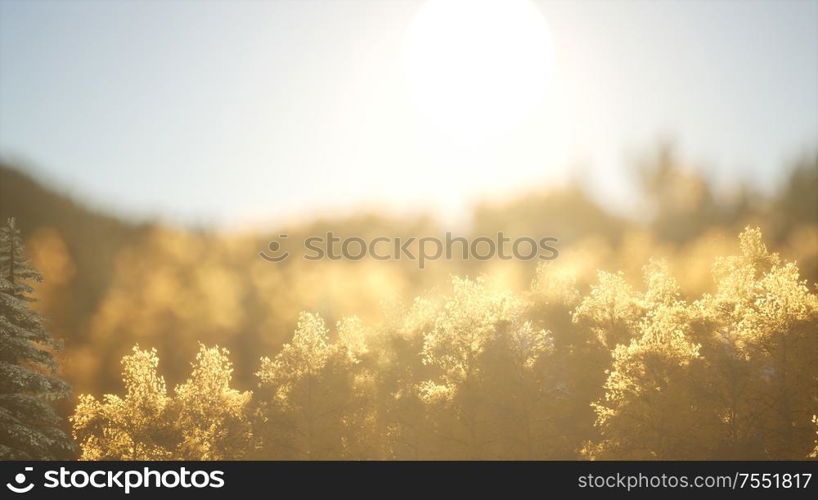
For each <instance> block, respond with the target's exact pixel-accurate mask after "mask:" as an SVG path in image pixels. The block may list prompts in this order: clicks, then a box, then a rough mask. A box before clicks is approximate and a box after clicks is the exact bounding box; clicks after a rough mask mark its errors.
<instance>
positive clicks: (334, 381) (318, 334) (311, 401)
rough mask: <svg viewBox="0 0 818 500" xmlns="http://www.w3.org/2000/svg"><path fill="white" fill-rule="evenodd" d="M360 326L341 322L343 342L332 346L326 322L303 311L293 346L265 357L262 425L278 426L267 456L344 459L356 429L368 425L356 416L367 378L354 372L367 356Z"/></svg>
mask: <svg viewBox="0 0 818 500" xmlns="http://www.w3.org/2000/svg"><path fill="white" fill-rule="evenodd" d="M359 327H360V324H359V323H357V321H355V320H347V321H345V322H341V323H340V324H339V329H340V333H339V335H340V338H339V339H338V340H337V341H336V342H332V341H331V340H330V338H329V330H328V329H327V327H326V325H325V323H324V320H323V319H322V318H321V317H320V316H318V315H316V314H310V313H302V314H301V315H300V317H299V320H298V326H297V327H296V330H295V333H294V334H293V337H292V339H291V340H290V342H288V343H286V344H285V345H284V346H283V347H282V349H281V351H280V352H279V353H278V354H277V355H276V356H274V357H273V358H269V357H264V358H261V367H260V369H259V371H258V372H257V376H258V379H259V387H260V389H261V392H264V393H266V394H269V399H268V400H265V401H263V402H262V403H261V405H260V407H261V409H260V414H261V416H260V418H261V422H262V424H261V425H265V424H267V425H274V426H275V427H274V428H272V429H270V430H271V432H269V433H267V434H265V436H264V438H265V439H264V442H265V445H264V446H265V448H266V450H267V453H270V454H271V456H274V457H281V458H294V459H307V460H316V459H332V458H340V457H344V456H345V455H346V454H347V453H348V451H349V449H348V448H349V446H350V444H351V442H350V438H351V436H352V435H353V434H354V432H351V427H353V428H354V427H355V426H356V425H357V424H361V423H362V422H365V421H366V417H365V416H362V415H360V414H357V415H356V412H357V410H358V409H360V406H359V405H360V403H361V400H360V397H361V392H360V391H363V390H365V386H366V384H367V380H366V379H365V378H357V379H356V376H355V370H354V369H353V368H354V367H355V366H356V365H357V364H358V363H359V362H360V356H362V355H363V354H364V353H365V352H366V344H365V339H364V337H363V336H362V335H361V331H360V330H359Z"/></svg>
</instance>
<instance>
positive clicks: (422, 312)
mask: <svg viewBox="0 0 818 500" xmlns="http://www.w3.org/2000/svg"><path fill="white" fill-rule="evenodd" d="M684 163H685V162H684V161H682V160H680V159H679V158H678V156H677V155H675V154H674V153H673V152H672V151H671V150H669V149H661V150H659V151H658V152H657V153H656V154H655V155H651V156H649V157H648V158H646V159H645V160H644V161H643V162H641V163H639V164H638V165H636V166H635V167H634V173H635V174H634V176H635V178H636V179H638V182H637V184H638V187H639V189H640V192H641V197H642V200H643V202H644V206H645V213H646V214H649V215H648V216H646V217H645V218H643V219H641V220H637V219H634V218H626V217H623V216H619V215H615V214H612V213H609V212H607V211H605V210H604V209H602V208H600V206H599V205H598V204H597V203H596V202H594V201H593V200H592V199H591V197H589V196H588V195H587V194H586V193H584V192H583V191H582V190H581V189H580V188H578V187H576V186H568V187H565V188H560V189H543V190H536V191H533V192H531V193H530V194H522V195H520V196H519V197H518V198H516V199H514V200H510V201H507V202H505V203H484V204H482V205H480V206H478V207H477V208H476V209H475V213H474V217H473V221H472V224H471V227H470V229H469V231H470V234H474V235H480V234H492V232H496V231H498V230H503V231H505V232H506V233H509V234H517V235H549V236H550V235H553V236H555V237H557V238H558V239H559V243H558V245H557V246H558V247H559V258H557V259H555V260H553V261H548V262H540V263H539V264H538V263H536V262H514V261H502V262H501V261H498V260H494V261H486V262H475V261H458V260H440V261H435V262H430V263H428V265H427V268H426V269H424V270H422V271H419V270H418V269H417V268H416V267H415V264H414V263H407V262H394V261H389V262H380V261H372V260H367V259H364V260H362V261H360V262H306V261H304V260H301V259H291V260H288V261H287V262H286V263H276V264H273V263H270V262H267V261H265V260H264V259H261V258H259V257H258V252H259V251H260V250H263V249H264V248H266V244H267V243H266V242H268V241H269V240H270V237H269V235H270V234H280V233H281V232H287V233H288V234H290V235H291V236H290V238H289V240H290V242H291V244H298V243H297V242H298V241H301V240H303V239H304V238H302V236H303V237H306V236H308V235H312V234H322V233H323V232H325V231H326V230H328V229H333V230H334V231H335V232H336V233H345V234H349V235H359V236H362V237H363V236H372V235H381V234H388V235H423V234H435V233H436V232H438V230H439V229H440V223H439V222H438V221H436V220H435V219H434V217H431V216H418V217H416V218H406V217H404V218H394V217H392V218H391V217H390V216H384V215H377V214H362V215H360V216H353V217H349V218H344V219H338V220H316V221H314V222H310V223H300V224H298V225H291V226H290V227H286V228H283V229H281V228H278V229H281V231H278V232H275V233H274V232H273V231H269V232H261V231H245V232H242V231H232V232H231V231H216V230H210V229H204V228H181V227H173V226H170V225H166V224H161V223H155V222H150V221H147V222H146V221H133V220H127V219H123V218H119V217H117V216H115V215H112V214H100V213H97V212H94V211H92V210H90V209H88V208H86V207H84V206H82V205H80V204H77V203H76V202H74V201H72V200H71V199H70V198H68V197H66V196H64V195H61V194H58V193H57V192H55V191H54V190H52V189H51V188H49V187H44V186H43V185H41V184H39V183H38V182H37V181H35V180H33V179H31V178H29V177H27V176H25V175H24V174H21V173H20V172H19V171H17V170H14V169H11V168H3V169H2V170H0V174H1V175H0V181H2V182H0V187H1V188H2V189H0V215H2V216H3V221H4V222H5V227H4V229H3V230H2V232H0V276H1V277H0V332H1V333H2V336H1V337H0V372H2V378H1V379H0V380H2V381H1V382H0V457H2V458H4V459H54V458H70V459H74V458H77V459H81V460H237V459H262V460H325V459H328V460H395V459H397V460H484V459H494V460H555V459H572V460H573V459H579V460H610V459H618V460H622V459H635V460H655V459H663V460H665V459H678V460H714V459H749V460H753V459H774V460H777V459H806V458H816V457H818V283H816V282H817V281H818V198H817V197H818V155H814V154H812V155H805V156H804V157H803V158H802V159H800V160H798V161H796V162H794V163H793V164H792V165H790V166H789V167H788V168H789V176H788V180H787V181H786V182H784V183H782V184H781V185H780V186H777V187H775V188H774V189H772V190H770V192H766V193H765V192H754V191H752V190H750V189H749V188H745V187H742V186H730V187H729V188H728V189H717V188H716V187H714V185H713V183H711V182H710V181H709V180H707V179H706V178H705V177H704V176H703V175H702V174H701V171H702V170H701V169H699V170H697V169H696V168H690V167H689V166H686V165H685V164H684ZM6 221H8V222H6ZM35 299H37V300H36V301H35Z"/></svg>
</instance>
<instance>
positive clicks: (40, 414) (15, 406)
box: [0, 218, 73, 460]
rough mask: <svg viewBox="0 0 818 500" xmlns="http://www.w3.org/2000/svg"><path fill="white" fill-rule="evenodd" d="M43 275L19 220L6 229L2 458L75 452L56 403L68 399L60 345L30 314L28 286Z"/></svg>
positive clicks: (1, 286) (0, 262)
mask: <svg viewBox="0 0 818 500" xmlns="http://www.w3.org/2000/svg"><path fill="white" fill-rule="evenodd" d="M31 281H37V282H39V281H42V276H41V275H40V273H39V272H37V270H36V269H34V268H33V267H32V266H31V265H30V264H29V262H28V259H27V258H26V256H25V253H24V249H23V244H22V239H21V237H20V231H19V230H18V229H17V227H16V226H15V222H14V219H13V218H10V219H9V220H8V223H7V225H6V226H5V227H3V228H2V229H0V459H4V460H32V459H33V460H53V459H60V458H68V457H70V456H71V454H72V453H73V443H72V441H71V439H70V438H69V437H68V436H67V435H66V433H64V432H63V431H62V430H61V429H60V425H61V422H62V419H61V418H60V416H59V415H57V413H56V412H55V411H54V409H53V408H52V407H51V405H50V402H52V401H54V400H57V399H60V398H64V397H66V396H68V394H69V392H70V387H69V386H68V384H66V383H65V382H63V381H62V380H60V379H58V378H56V377H55V376H54V373H55V371H56V364H55V362H54V358H53V355H52V351H53V349H56V348H58V347H59V344H58V343H57V342H56V341H55V340H54V339H53V338H52V337H51V335H50V334H49V333H48V331H46V329H45V327H44V326H43V318H42V317H41V316H40V315H39V314H37V313H36V312H34V311H32V310H30V309H29V308H28V305H29V303H30V302H33V300H34V299H33V298H31V293H32V292H33V291H34V290H33V289H32V288H31V286H29V284H28V283H30V282H31Z"/></svg>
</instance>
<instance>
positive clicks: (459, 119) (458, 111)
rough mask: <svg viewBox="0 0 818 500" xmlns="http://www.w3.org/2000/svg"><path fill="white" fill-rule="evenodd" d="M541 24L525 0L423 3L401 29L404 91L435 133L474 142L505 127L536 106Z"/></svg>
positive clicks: (543, 85) (541, 86)
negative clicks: (406, 27) (403, 32)
mask: <svg viewBox="0 0 818 500" xmlns="http://www.w3.org/2000/svg"><path fill="white" fill-rule="evenodd" d="M552 66H553V65H552V48H551V39H550V36H549V30H548V25H547V24H546V21H545V18H544V17H543V15H542V13H541V12H540V11H539V9H538V8H537V7H536V6H535V5H533V4H532V3H531V2H529V1H527V0H430V1H428V2H427V3H426V4H424V5H423V6H422V7H421V8H420V10H419V11H418V13H417V15H416V17H415V18H414V19H413V21H412V23H411V24H410V26H409V30H408V33H407V37H406V40H405V45H404V68H405V72H406V76H407V80H408V83H409V89H410V92H411V93H412V96H413V98H414V100H415V101H416V102H417V104H418V106H419V107H420V108H421V109H422V111H423V113H424V114H425V115H426V116H427V117H428V118H429V119H430V120H431V122H432V123H434V125H435V126H437V127H438V128H439V129H440V130H442V131H444V132H446V133H448V134H450V135H452V136H454V137H457V138H461V139H466V140H473V141H480V140H483V139H485V138H486V137H489V136H493V135H497V134H501V133H504V132H507V131H509V130H510V129H513V128H514V127H515V126H516V125H518V124H519V123H520V122H521V121H522V120H523V119H525V117H526V116H527V115H528V114H529V113H530V112H532V111H533V110H535V109H536V108H537V107H538V106H539V105H540V104H541V103H542V101H543V99H544V97H545V93H546V89H547V86H548V83H549V80H550V78H551V72H552Z"/></svg>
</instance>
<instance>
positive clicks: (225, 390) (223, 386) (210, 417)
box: [173, 345, 252, 460]
mask: <svg viewBox="0 0 818 500" xmlns="http://www.w3.org/2000/svg"><path fill="white" fill-rule="evenodd" d="M228 355H229V351H228V350H227V349H224V348H221V349H220V348H218V347H210V348H208V347H206V346H204V345H200V346H199V352H198V353H197V354H196V361H194V362H193V363H192V371H191V374H190V377H189V378H188V379H187V380H186V381H185V382H184V383H183V384H181V385H178V386H177V387H176V390H175V396H176V397H175V398H174V401H173V403H174V413H173V415H174V418H175V425H176V427H177V428H178V429H179V431H180V432H181V436H182V439H181V442H180V443H179V444H178V445H177V450H178V452H177V455H178V456H180V457H182V458H184V459H188V460H229V459H237V458H241V457H242V456H243V455H245V454H247V453H248V451H249V450H250V448H251V445H252V431H251V428H250V421H249V419H248V418H247V415H246V407H247V405H248V403H249V402H250V399H251V397H252V393H251V392H249V391H247V392H241V391H238V390H236V389H233V388H231V387H230V382H231V379H232V376H233V365H232V363H230V359H229V358H228Z"/></svg>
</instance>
